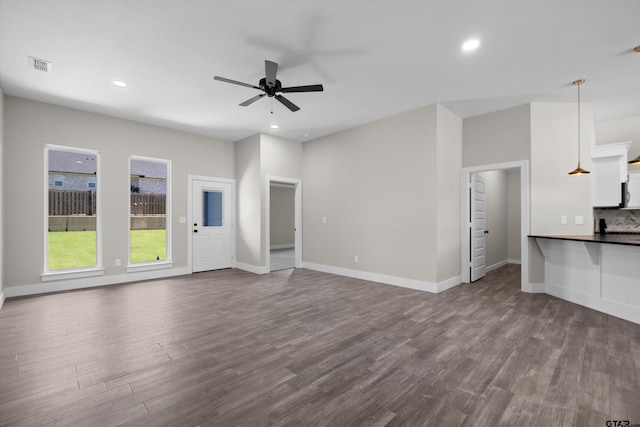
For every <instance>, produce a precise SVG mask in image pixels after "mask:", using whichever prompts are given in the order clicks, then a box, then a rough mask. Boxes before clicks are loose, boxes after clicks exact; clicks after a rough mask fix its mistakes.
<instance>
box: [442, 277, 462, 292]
mask: <svg viewBox="0 0 640 427" xmlns="http://www.w3.org/2000/svg"><path fill="white" fill-rule="evenodd" d="M461 283H462V277H460V276H455V277H452V278H450V279H447V280H445V281H443V282H440V283H438V285H437V287H438V292H444V291H446V290H448V289H451V288H453V287H456V286H458V285H459V284H461Z"/></svg>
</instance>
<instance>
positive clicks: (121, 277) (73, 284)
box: [4, 267, 191, 298]
mask: <svg viewBox="0 0 640 427" xmlns="http://www.w3.org/2000/svg"><path fill="white" fill-rule="evenodd" d="M185 274H191V270H190V269H189V268H188V267H181V268H171V269H162V270H153V271H143V272H139V273H128V274H116V275H112V276H98V277H83V278H81V279H68V280H58V281H53V282H46V283H35V284H32V285H22V286H10V287H8V288H5V289H4V294H5V296H6V297H7V298H12V297H21V296H26V295H37V294H44V293H49V292H60V291H70V290H74V289H84V288H94V287H96V286H106V285H118V284H120V283H128V282H138V281H141V280H150V279H160V278H163V277H172V276H182V275H185Z"/></svg>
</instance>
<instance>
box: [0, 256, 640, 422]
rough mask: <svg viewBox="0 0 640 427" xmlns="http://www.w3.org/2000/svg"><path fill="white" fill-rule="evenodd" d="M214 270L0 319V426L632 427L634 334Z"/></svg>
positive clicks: (476, 297) (305, 278) (504, 295)
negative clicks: (612, 425) (615, 425)
mask: <svg viewBox="0 0 640 427" xmlns="http://www.w3.org/2000/svg"><path fill="white" fill-rule="evenodd" d="M519 275H520V269H519V266H514V265H508V266H506V267H503V268H501V269H498V270H494V271H492V272H490V273H489V274H488V276H487V277H486V278H484V279H483V280H481V281H480V282H477V283H476V284H470V285H468V284H467V285H460V286H458V287H456V288H453V289H451V290H449V291H447V292H444V293H442V294H438V295H435V294H429V293H425V292H420V291H414V290H410V289H404V288H399V287H394V286H388V285H382V284H378V283H373V282H367V281H362V280H356V279H350V278H346V277H340V276H334V275H330V274H324V273H319V272H315V271H310V270H304V269H297V270H286V271H282V272H276V273H271V274H268V275H263V276H257V275H253V274H250V273H246V272H242V271H238V270H222V271H214V272H207V273H199V274H195V275H191V276H183V277H179V278H171V279H164V280H155V281H149V282H142V283H135V284H127V285H121V286H109V287H103V288H94V289H87V290H80V291H73V292H66V293H59V294H51V295H43V296H37V297H30V298H22V299H11V300H8V301H6V302H5V305H4V307H3V308H2V310H1V311H0V425H25V426H37V425H44V424H46V425H64V426H84V425H87V426H108V425H120V424H124V425H143V426H164V425H170V426H195V425H202V426H236V425H238V426H267V425H274V426H315V425H333V426H397V425H427V426H455V425H474V426H494V425H509V426H515V425H523V426H530V425H541V426H556V425H557V426H572V425H573V426H591V425H592V426H605V425H606V424H605V422H606V421H607V420H614V419H615V420H629V421H630V423H631V424H634V423H640V325H637V324H633V323H630V322H627V321H624V320H620V319H617V318H615V317H612V316H608V315H606V314H602V313H599V312H596V311H593V310H590V309H587V308H584V307H581V306H578V305H575V304H571V303H569V302H566V301H562V300H559V299H556V298H554V297H551V296H549V295H533V294H526V293H522V292H520V290H519V286H520V279H519Z"/></svg>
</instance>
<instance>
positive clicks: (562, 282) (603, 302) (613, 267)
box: [529, 233, 640, 324]
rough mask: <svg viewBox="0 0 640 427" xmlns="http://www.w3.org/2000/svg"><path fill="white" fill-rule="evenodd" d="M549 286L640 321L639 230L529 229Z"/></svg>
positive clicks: (554, 292)
mask: <svg viewBox="0 0 640 427" xmlns="http://www.w3.org/2000/svg"><path fill="white" fill-rule="evenodd" d="M529 237H530V238H533V239H535V241H536V242H537V244H538V247H539V248H540V250H541V252H542V254H543V255H544V258H545V263H544V266H545V268H544V269H545V279H544V288H545V292H546V293H548V294H551V295H554V296H556V297H558V298H562V299H565V300H568V301H571V302H574V303H576V304H580V305H583V306H586V307H590V308H593V309H594V310H598V311H602V312H604V313H607V314H611V315H613V316H616V317H620V318H623V319H626V320H629V321H631V322H634V323H638V324H640V274H639V268H638V267H639V265H640V235H639V234H613V233H612V234H593V235H573V236H571V235H531V236H529Z"/></svg>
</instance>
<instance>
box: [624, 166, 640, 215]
mask: <svg viewBox="0 0 640 427" xmlns="http://www.w3.org/2000/svg"><path fill="white" fill-rule="evenodd" d="M627 209H640V171H631V172H629V183H628V184H627Z"/></svg>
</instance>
